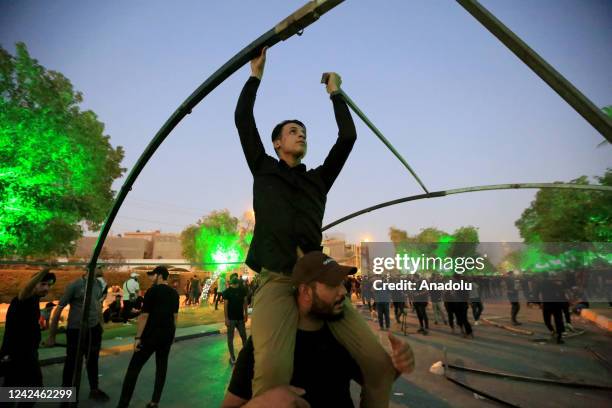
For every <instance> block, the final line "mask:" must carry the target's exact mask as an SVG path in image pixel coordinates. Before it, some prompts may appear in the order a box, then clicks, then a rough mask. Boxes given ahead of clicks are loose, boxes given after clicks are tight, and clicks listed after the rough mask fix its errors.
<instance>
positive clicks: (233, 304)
mask: <svg viewBox="0 0 612 408" xmlns="http://www.w3.org/2000/svg"><path fill="white" fill-rule="evenodd" d="M246 296H247V291H246V289H245V288H244V286H242V285H238V287H235V288H233V287H231V286H230V287H229V288H227V289H225V290H224V291H223V301H224V302H226V303H225V307H227V318H228V319H229V320H244V298H246Z"/></svg>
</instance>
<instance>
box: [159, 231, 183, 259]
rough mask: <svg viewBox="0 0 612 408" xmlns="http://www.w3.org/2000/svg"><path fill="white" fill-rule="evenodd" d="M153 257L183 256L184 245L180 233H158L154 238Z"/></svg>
mask: <svg viewBox="0 0 612 408" xmlns="http://www.w3.org/2000/svg"><path fill="white" fill-rule="evenodd" d="M152 241H153V252H152V255H151V258H153V259H177V258H182V257H183V245H182V244H181V237H180V235H179V234H157V235H154V236H153V238H152Z"/></svg>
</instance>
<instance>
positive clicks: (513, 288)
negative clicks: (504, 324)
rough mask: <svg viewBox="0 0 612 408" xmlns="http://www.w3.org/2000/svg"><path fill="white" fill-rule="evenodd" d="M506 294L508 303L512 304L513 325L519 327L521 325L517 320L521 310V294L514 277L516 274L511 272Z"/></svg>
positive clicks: (508, 277) (507, 280) (507, 281)
mask: <svg viewBox="0 0 612 408" xmlns="http://www.w3.org/2000/svg"><path fill="white" fill-rule="evenodd" d="M505 282H506V294H507V296H508V301H509V302H510V305H511V309H510V318H511V320H512V324H513V325H515V326H519V325H520V324H521V323H520V322H519V321H518V320H516V317H517V315H518V312H519V311H520V310H521V304H520V303H519V292H518V287H517V286H518V283H519V282H518V281H517V280H516V279H515V277H514V272H513V271H509V272H508V275H507V276H506V281H505Z"/></svg>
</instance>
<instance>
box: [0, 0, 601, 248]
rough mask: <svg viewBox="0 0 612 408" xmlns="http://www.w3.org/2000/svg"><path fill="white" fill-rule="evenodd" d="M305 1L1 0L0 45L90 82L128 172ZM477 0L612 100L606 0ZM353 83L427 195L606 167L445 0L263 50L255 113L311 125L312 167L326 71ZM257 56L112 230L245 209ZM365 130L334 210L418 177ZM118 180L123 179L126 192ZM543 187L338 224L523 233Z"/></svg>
mask: <svg viewBox="0 0 612 408" xmlns="http://www.w3.org/2000/svg"><path fill="white" fill-rule="evenodd" d="M303 3H304V2H303V1H287V0H285V1H280V0H278V1H277V0H275V1H266V2H261V1H258V2H255V1H238V0H233V1H223V2H202V1H181V2H180V3H179V2H169V1H129V2H127V1H124V2H119V1H109V2H100V1H54V2H41V1H31V0H19V1H16V0H12V1H11V0H0V43H1V44H2V46H3V47H4V48H6V49H8V50H10V51H11V52H13V51H14V44H15V42H16V41H23V42H25V43H26V45H27V46H28V48H29V50H30V53H31V54H32V55H33V56H34V57H35V58H37V59H38V60H39V61H40V63H41V64H42V65H44V66H45V67H47V68H49V69H54V70H57V71H60V72H62V73H63V74H64V75H66V76H67V77H68V78H69V79H70V80H71V81H72V83H73V85H74V86H75V88H76V89H78V90H80V91H82V92H83V94H84V99H85V101H84V104H83V106H84V108H86V109H92V110H93V111H95V112H96V113H97V114H98V116H99V119H100V120H101V121H102V122H104V123H105V124H106V133H107V134H108V135H110V136H111V141H112V143H113V144H114V145H121V146H123V147H124V148H125V150H126V157H125V160H124V163H123V165H124V167H127V168H128V169H130V168H131V167H132V166H133V164H134V163H135V162H136V160H137V158H138V157H139V155H140V154H141V153H142V151H143V149H144V148H145V146H146V145H147V144H148V143H149V141H150V140H151V138H152V137H153V135H154V134H155V133H156V132H157V130H158V129H159V128H160V127H161V125H162V124H163V123H164V122H165V120H166V119H167V118H168V116H169V115H170V114H171V113H172V112H173V111H174V110H175V109H176V108H177V107H178V105H179V104H180V103H181V102H182V101H183V100H184V99H185V98H186V97H187V96H188V95H189V94H190V93H191V92H192V91H193V90H194V89H195V88H196V87H197V86H198V85H199V84H200V83H201V82H203V81H204V80H205V79H206V78H207V77H208V76H209V75H210V74H211V73H212V72H214V71H215V70H216V69H217V68H218V67H219V66H221V65H222V64H223V63H224V62H226V61H227V60H228V59H229V58H230V57H231V56H233V55H234V54H235V53H236V52H237V51H239V50H240V49H242V48H243V47H244V46H245V45H247V44H248V43H250V42H251V41H252V40H253V39H255V38H256V37H257V36H259V35H261V34H263V33H264V32H265V31H267V30H268V29H270V28H271V27H273V26H274V25H275V24H276V23H277V22H279V21H280V20H282V19H283V18H284V17H286V16H287V15H289V14H290V13H291V12H293V11H294V10H295V9H297V8H298V7H300V6H301V5H302V4H303ZM482 4H483V5H484V6H486V7H487V8H489V10H491V11H492V12H493V13H494V14H495V15H496V16H497V17H498V18H499V19H501V20H502V21H503V22H504V23H505V24H506V25H508V26H509V27H510V28H511V29H512V30H514V31H515V32H516V33H517V34H518V35H519V36H521V37H522V38H523V40H525V41H526V42H527V43H528V44H530V45H531V46H532V48H534V49H535V50H536V51H537V52H539V53H540V54H541V55H542V56H543V57H544V58H545V59H546V60H547V61H548V62H549V63H550V64H552V65H553V66H554V67H555V68H556V69H557V70H558V71H560V72H561V73H562V74H563V75H565V76H566V78H567V79H569V80H570V81H571V82H572V83H573V84H574V85H575V86H577V87H578V88H579V89H580V90H581V91H582V92H583V93H584V94H586V95H587V96H588V97H589V98H590V99H591V100H592V101H593V102H594V103H595V104H596V105H597V106H599V107H603V106H606V105H610V104H612V52H611V48H610V44H612V2H610V1H606V0H585V1H579V0H550V1H549V0H541V1H537V2H536V1H526V0H520V1H518V0H517V1H499V0H495V1H492V0H487V1H483V2H482ZM331 70H334V71H337V72H339V73H340V74H341V75H342V77H343V88H344V90H345V91H346V92H347V93H348V94H349V95H350V96H351V97H352V98H353V99H354V100H355V102H356V103H357V104H358V105H359V106H360V107H361V109H362V110H363V111H365V112H366V113H367V114H368V116H369V117H370V118H371V120H372V121H373V122H374V123H375V124H376V125H377V126H378V128H379V129H381V131H382V132H383V133H384V134H385V136H386V137H387V138H388V139H389V140H390V141H391V142H392V143H393V144H394V145H395V147H396V148H397V149H398V150H399V151H400V152H401V153H402V154H403V155H404V157H405V158H406V159H407V161H408V162H409V163H410V164H411V166H412V167H413V168H414V169H415V170H416V172H417V173H418V174H419V176H420V177H421V179H422V180H423V182H424V183H425V184H426V185H427V186H428V188H429V189H430V190H432V191H434V190H441V189H450V188H458V187H466V186H473V185H483V184H497V183H509V182H551V181H569V180H571V179H573V178H576V177H578V176H580V175H589V176H593V175H601V174H603V172H604V171H605V169H606V167H610V166H612V160H611V159H612V148H611V147H609V146H607V147H603V148H596V145H597V144H598V143H599V142H601V141H602V140H603V139H602V137H601V136H600V135H599V134H598V133H597V132H596V131H595V130H594V129H593V128H592V127H591V126H590V125H589V124H588V123H587V122H586V121H585V120H584V119H582V117H580V116H579V115H578V114H577V113H576V112H575V111H574V110H573V109H572V108H571V107H569V105H567V104H566V103H565V102H564V101H563V100H562V99H561V98H560V97H559V96H558V95H557V94H555V93H554V91H552V90H551V89H550V88H549V87H548V86H547V85H546V84H545V83H544V82H542V81H541V80H540V79H539V78H538V77H537V76H536V75H535V74H534V73H532V72H531V70H529V68H527V67H526V66H525V65H524V64H523V63H522V62H520V60H518V59H517V58H516V57H515V56H514V55H513V54H512V53H511V52H510V51H508V50H507V49H506V48H505V47H504V46H503V45H502V44H501V43H500V42H499V41H498V40H497V39H495V38H494V37H493V36H491V35H490V34H489V33H488V31H486V30H485V29H484V28H483V27H482V26H481V25H480V24H479V23H478V22H477V21H476V20H475V19H474V18H473V17H471V16H470V15H469V14H468V13H467V12H466V11H464V10H463V9H462V8H461V7H460V6H459V5H458V4H456V3H455V2H453V1H442V0H433V1H423V0H421V1H405V0H404V1H399V0H397V1H392V0H386V1H384V2H380V1H357V0H347V1H346V2H345V3H343V4H341V5H340V6H338V7H337V8H336V9H334V10H332V11H331V12H330V13H328V14H327V15H325V16H323V17H322V18H321V19H320V20H319V21H318V22H317V23H315V24H314V25H312V26H311V27H309V28H308V29H306V31H305V33H304V35H303V36H302V37H293V38H291V39H289V40H288V41H285V42H282V43H279V44H278V45H276V46H275V47H274V48H272V49H271V50H270V51H269V53H268V63H267V66H266V71H265V75H264V79H263V83H262V85H261V87H260V91H259V94H258V100H257V104H256V107H255V115H256V118H257V122H258V127H259V129H260V132H261V133H262V137H263V139H264V144H265V145H266V148H267V149H268V152H269V153H271V154H273V150H272V149H271V143H270V142H269V134H270V131H271V129H272V127H273V126H274V125H275V124H276V123H277V122H279V121H281V120H283V119H286V118H294V117H297V118H299V119H301V120H302V121H303V122H304V123H305V124H306V126H307V127H308V132H309V152H308V156H307V157H306V159H305V161H304V162H305V164H306V165H307V166H309V167H313V166H316V165H318V164H320V163H321V162H322V160H323V159H324V157H325V155H326V153H327V151H328V150H329V148H330V147H331V145H332V144H333V142H334V140H335V138H336V134H337V128H336V124H335V121H334V117H333V111H332V106H331V102H330V101H329V99H328V97H327V94H326V93H325V90H324V87H323V86H322V85H320V84H319V80H320V76H321V73H322V72H324V71H331ZM248 75H249V69H248V67H244V68H242V69H241V70H240V71H238V72H237V73H236V74H235V75H234V76H232V77H231V78H229V79H228V80H227V81H226V82H225V83H223V84H222V85H221V86H219V87H218V88H217V89H216V90H215V91H214V92H213V93H212V94H211V95H210V96H209V97H208V98H206V99H205V100H204V102H203V103H201V104H200V105H199V106H198V107H197V108H196V109H195V110H194V111H193V113H192V114H191V115H190V116H188V117H187V118H186V119H185V120H184V121H183V122H182V123H181V124H180V125H179V126H178V127H177V129H175V131H174V132H173V133H172V134H171V135H170V137H169V138H168V139H167V140H166V141H165V142H164V144H162V146H161V147H160V149H159V150H158V152H157V154H156V155H155V156H154V157H153V158H152V160H151V161H150V162H149V164H148V165H147V167H146V168H145V169H144V171H143V172H142V174H141V176H140V178H139V179H138V181H137V182H136V184H135V186H134V189H133V190H132V192H131V193H130V195H129V196H128V199H127V200H126V203H125V204H124V206H123V208H122V209H121V211H120V213H119V216H118V218H117V220H116V221H115V224H114V225H113V228H112V231H113V232H114V233H120V232H123V231H127V230H134V229H137V228H138V229H141V230H145V229H161V230H163V231H168V232H179V231H180V230H182V229H183V228H184V227H185V226H186V225H188V224H190V223H193V222H195V220H197V218H198V217H199V216H200V215H204V214H206V213H208V212H210V211H212V210H215V209H222V208H227V209H229V210H230V211H231V212H232V213H233V214H234V215H238V216H239V215H241V214H242V213H243V212H244V211H246V210H248V209H249V208H250V207H251V200H252V196H251V190H252V188H251V175H250V173H249V171H248V168H247V166H246V163H245V161H244V157H243V155H242V151H241V149H240V144H239V142H238V138H237V134H236V130H235V127H234V123H233V110H234V107H235V103H236V99H237V97H238V94H239V92H240V89H241V87H242V85H243V84H244V82H245V81H246V79H247V78H248ZM355 121H356V123H357V130H358V141H357V144H356V146H355V148H354V150H353V153H352V154H351V157H350V158H349V160H348V162H347V164H346V166H345V168H344V170H343V172H342V173H341V175H340V177H339V178H338V180H337V181H336V184H335V185H334V187H333V189H332V191H331V193H330V195H329V197H328V206H327V212H326V215H325V220H324V222H330V221H333V220H335V219H337V218H339V217H341V216H344V215H346V214H348V213H350V212H353V211H355V210H359V209H361V208H363V207H367V206H370V205H373V204H376V203H379V202H382V201H387V200H391V199H395V198H399V197H403V196H407V195H412V194H418V193H419V192H420V189H419V186H418V185H417V184H416V182H415V181H414V180H413V179H412V178H411V176H410V175H409V174H408V172H407V171H406V170H405V169H404V168H403V167H402V165H401V164H400V163H399V162H398V161H397V160H396V159H395V158H394V157H393V156H392V155H391V153H390V152H389V151H387V150H386V148H385V147H384V146H383V145H382V143H380V141H378V139H377V138H376V137H375V136H374V135H373V134H372V133H371V132H370V131H369V130H368V129H367V128H366V127H365V126H364V125H363V124H362V123H361V122H360V121H359V119H358V118H356V117H355ZM120 185H121V181H118V182H117V183H116V184H115V187H116V189H118V188H119V187H120ZM534 194H535V191H532V190H527V191H493V192H483V193H471V194H465V195H458V196H451V197H446V198H438V199H431V200H424V201H419V202H413V203H408V204H403V205H399V206H395V207H391V208H387V209H384V210H380V211H378V212H375V213H371V214H369V215H365V216H362V217H359V218H357V219H354V220H352V221H349V222H347V223H345V224H342V225H340V226H338V227H336V228H335V229H334V230H333V232H340V233H344V234H345V235H346V237H347V238H348V239H349V240H358V239H360V238H364V237H366V236H367V237H369V238H370V239H372V240H379V241H384V240H387V239H388V237H387V230H388V227H389V226H392V225H393V226H396V227H399V228H403V229H407V230H408V231H409V232H410V233H417V232H418V231H419V230H420V229H421V228H425V227H429V226H435V227H438V228H441V229H444V230H447V231H450V232H452V231H453V230H454V229H456V228H458V227H460V226H463V225H474V226H476V227H478V228H479V231H480V238H481V241H516V240H520V238H519V234H518V231H517V229H516V228H515V226H514V221H515V220H516V219H518V218H519V217H520V214H521V212H522V211H523V210H524V209H525V208H526V207H527V206H528V205H529V203H530V201H531V200H532V199H533V197H534Z"/></svg>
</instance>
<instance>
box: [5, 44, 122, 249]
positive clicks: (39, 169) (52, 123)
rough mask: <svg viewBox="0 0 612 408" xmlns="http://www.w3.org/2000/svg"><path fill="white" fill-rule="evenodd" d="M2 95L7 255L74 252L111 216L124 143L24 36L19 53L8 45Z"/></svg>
mask: <svg viewBox="0 0 612 408" xmlns="http://www.w3.org/2000/svg"><path fill="white" fill-rule="evenodd" d="M0 95H1V98H0V257H15V256H20V257H28V256H37V257H44V256H50V255H68V254H70V253H72V251H73V249H74V245H75V242H76V240H77V239H78V238H80V237H81V236H82V234H83V226H84V225H87V227H88V228H89V229H92V230H95V229H98V228H100V225H101V223H102V222H103V221H104V218H105V216H106V213H107V212H108V210H109V208H110V206H111V204H112V202H113V199H114V196H115V192H114V191H113V190H112V189H111V185H112V183H113V181H114V180H115V179H117V178H118V177H120V176H121V175H122V174H123V172H124V171H125V169H123V168H121V167H120V164H121V161H122V160H123V149H122V148H121V147H120V146H119V147H116V148H113V147H112V146H111V144H110V141H109V139H110V137H109V136H108V135H105V134H104V124H103V123H102V122H100V121H99V120H98V118H97V116H96V114H95V113H94V112H92V111H90V110H86V111H82V110H81V109H80V106H79V105H80V103H81V102H82V101H83V96H82V94H81V93H80V92H77V91H75V90H74V89H73V86H72V84H71V83H70V81H69V80H68V79H67V78H66V77H64V76H63V75H62V74H61V73H59V72H56V71H51V70H47V69H46V68H44V67H43V66H41V65H40V64H39V63H38V61H36V60H35V59H33V58H32V57H30V55H29V53H28V50H27V48H26V46H25V45H24V44H23V43H17V44H16V56H12V55H10V54H9V53H8V52H7V51H6V50H5V49H3V48H2V47H0ZM83 224H84V225H83Z"/></svg>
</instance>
